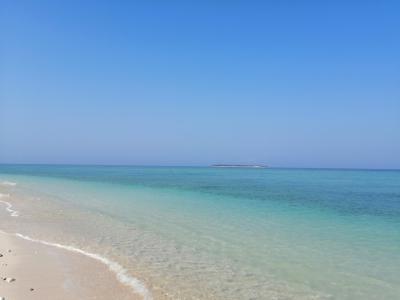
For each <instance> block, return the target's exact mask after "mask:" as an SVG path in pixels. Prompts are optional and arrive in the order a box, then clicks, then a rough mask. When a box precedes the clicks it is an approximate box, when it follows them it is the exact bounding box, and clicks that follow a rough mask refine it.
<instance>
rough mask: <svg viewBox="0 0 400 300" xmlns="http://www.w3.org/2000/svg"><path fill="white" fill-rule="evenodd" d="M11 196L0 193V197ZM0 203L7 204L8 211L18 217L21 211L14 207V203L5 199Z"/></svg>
mask: <svg viewBox="0 0 400 300" xmlns="http://www.w3.org/2000/svg"><path fill="white" fill-rule="evenodd" d="M8 197H10V194H1V193H0V198H8ZM0 203H3V204H5V205H6V211H8V212H9V213H10V216H11V217H18V216H19V213H18V211H16V210H13V209H12V205H11V203H10V202H7V201H4V200H0Z"/></svg>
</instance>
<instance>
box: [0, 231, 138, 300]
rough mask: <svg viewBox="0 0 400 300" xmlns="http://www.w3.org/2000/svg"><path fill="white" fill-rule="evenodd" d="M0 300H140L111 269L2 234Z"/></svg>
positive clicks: (74, 255) (87, 258)
mask: <svg viewBox="0 0 400 300" xmlns="http://www.w3.org/2000/svg"><path fill="white" fill-rule="evenodd" d="M0 254H1V255H0V277H1V279H0V299H2V298H1V297H4V298H5V300H22V299H41V300H42V299H58V300H64V299H65V300H67V299H68V300H71V299H82V300H84V299H96V300H102V299H107V300H109V299H119V300H125V299H141V297H140V296H139V295H136V294H134V292H133V291H132V289H130V288H129V287H127V286H125V285H123V284H122V283H120V282H119V281H118V280H117V278H116V277H115V274H114V273H112V272H110V271H109V269H108V267H107V266H106V265H104V264H102V263H100V262H98V261H96V260H94V259H91V258H89V257H85V256H83V255H80V254H78V253H71V252H69V251H67V250H63V249H58V248H55V247H51V246H47V245H42V244H39V243H35V242H31V241H26V240H23V239H21V238H18V237H16V236H14V235H10V234H6V233H0Z"/></svg>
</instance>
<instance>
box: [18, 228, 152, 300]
mask: <svg viewBox="0 0 400 300" xmlns="http://www.w3.org/2000/svg"><path fill="white" fill-rule="evenodd" d="M15 235H16V236H18V237H20V238H22V239H24V240H28V241H31V242H35V243H40V244H43V245H47V246H52V247H57V248H61V249H65V250H68V251H71V252H75V253H79V254H82V255H85V256H87V257H90V258H93V259H95V260H97V261H100V262H101V263H103V264H105V265H107V266H108V268H109V269H110V271H112V272H114V273H115V275H116V277H117V279H118V280H119V281H120V282H121V283H122V284H124V285H126V286H129V287H130V288H131V289H132V290H133V291H134V292H135V293H137V294H139V295H141V296H142V297H143V300H151V299H152V296H151V293H150V291H149V290H148V289H147V288H146V287H145V285H144V284H143V283H142V282H141V281H140V280H139V279H137V278H135V277H132V276H130V275H129V274H128V271H127V270H126V269H125V268H123V267H122V266H121V265H120V264H119V263H117V262H115V261H112V260H109V259H108V258H105V257H103V256H100V255H98V254H95V253H90V252H86V251H84V250H81V249H78V248H75V247H72V246H66V245H61V244H58V243H50V242H46V241H42V240H37V239H33V238H30V237H28V236H25V235H22V234H20V233H16V234H15Z"/></svg>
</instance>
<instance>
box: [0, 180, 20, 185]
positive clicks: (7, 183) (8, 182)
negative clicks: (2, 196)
mask: <svg viewBox="0 0 400 300" xmlns="http://www.w3.org/2000/svg"><path fill="white" fill-rule="evenodd" d="M1 184H2V185H8V186H16V185H17V183H16V182H12V181H3V182H2V183H1Z"/></svg>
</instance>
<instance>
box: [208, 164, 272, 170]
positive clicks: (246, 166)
mask: <svg viewBox="0 0 400 300" xmlns="http://www.w3.org/2000/svg"><path fill="white" fill-rule="evenodd" d="M211 167H213V168H259V169H264V168H268V166H266V165H242V164H233V165H231V164H214V165H211Z"/></svg>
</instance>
